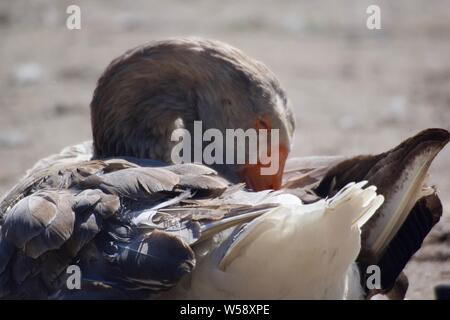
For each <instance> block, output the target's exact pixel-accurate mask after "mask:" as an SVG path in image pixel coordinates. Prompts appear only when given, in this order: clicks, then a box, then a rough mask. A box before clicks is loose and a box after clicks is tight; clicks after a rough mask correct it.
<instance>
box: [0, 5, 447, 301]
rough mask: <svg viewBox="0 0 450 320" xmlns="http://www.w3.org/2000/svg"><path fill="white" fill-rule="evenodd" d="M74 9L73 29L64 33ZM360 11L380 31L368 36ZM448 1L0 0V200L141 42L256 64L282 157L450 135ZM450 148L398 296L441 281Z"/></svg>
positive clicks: (82, 119) (436, 171) (78, 127)
mask: <svg viewBox="0 0 450 320" xmlns="http://www.w3.org/2000/svg"><path fill="white" fill-rule="evenodd" d="M69 4H78V5H79V6H80V7H81V12H82V30H78V31H76V30H75V31H70V30H67V29H66V28H65V19H66V17H67V15H66V13H65V11H66V8H67V6H68V5H69ZM369 4H378V5H380V7H381V17H382V30H376V31H370V30H367V29H366V18H367V14H366V13H365V10H366V8H367V6H368V5H369ZM449 16H450V2H448V1H445V0H442V1H439V0H429V1H416V0H414V1H413V0H401V1H400V0H397V1H395V2H394V1H364V0H354V1H339V2H337V1H317V0H315V1H313V0H310V1H298V0H292V1H276V2H275V1H261V0H259V1H256V0H255V1H245V0H239V1H226V2H220V1H208V0H188V1H186V0H183V1H182V0H178V1H148V0H140V1H117V0H116V1H95V3H94V2H93V1H87V0H86V1H81V0H71V1H56V0H53V1H51V0H40V1H38V0H34V1H22V0H15V1H8V0H0V37H1V39H2V45H1V48H0V92H1V95H0V193H3V192H5V191H6V190H7V189H8V188H9V187H11V186H12V185H13V184H14V183H15V182H16V181H17V179H18V178H19V177H20V176H21V175H23V174H24V172H25V170H26V169H27V168H29V167H30V166H32V165H33V163H34V162H35V161H36V160H38V159H39V158H41V157H43V156H46V155H48V154H50V153H54V152H58V151H59V150H60V149H61V148H62V147H63V146H66V145H70V144H73V143H76V142H79V141H83V140H87V139H90V121H89V109H88V105H89V102H90V98H91V94H92V91H93V89H94V86H95V82H96V80H97V78H98V76H99V75H100V73H101V72H102V70H103V69H104V68H105V67H106V65H107V64H108V63H109V62H110V61H111V60H112V59H113V58H115V57H116V56H118V55H119V54H121V53H122V52H124V51H125V50H126V49H129V48H131V47H134V46H136V45H138V44H141V43H143V42H146V41H148V40H152V39H163V38H167V37H171V36H189V35H197V36H204V37H208V38H214V39H219V40H222V41H225V42H229V43H231V44H232V45H235V46H237V47H239V48H241V49H242V50H243V51H245V52H246V53H248V54H249V55H251V56H253V57H256V58H257V59H259V60H262V61H263V62H265V63H266V64H267V65H268V66H269V67H270V68H271V69H272V70H273V71H274V72H275V73H276V74H277V75H278V77H279V79H280V81H281V83H282V84H283V86H284V87H285V89H286V91H287V93H288V95H289V97H290V100H291V103H292V106H293V107H294V108H295V110H296V117H297V123H298V129H297V136H296V141H295V150H294V152H293V155H295V156H302V155H319V154H320V155H327V154H344V155H353V154H360V153H376V152H380V151H384V150H385V149H387V148H390V147H392V146H394V145H396V144H397V143H398V142H400V141H401V140H403V139H404V138H406V137H408V136H410V135H413V134H415V133H417V132H418V131H420V130H422V129H424V128H427V127H443V128H446V129H450V59H449V56H450V17H449ZM449 159H450V148H448V147H447V149H446V150H444V152H442V154H441V155H440V156H439V158H438V159H436V161H435V163H434V165H433V168H432V170H431V173H432V180H431V181H432V182H433V183H435V184H436V185H438V187H439V189H440V191H441V197H442V200H443V203H444V207H445V208H446V212H445V214H444V217H443V221H442V222H441V223H440V225H439V226H438V228H437V230H436V231H435V232H434V233H433V235H432V236H431V237H430V238H429V239H428V241H427V244H426V245H425V246H424V247H423V248H422V250H421V251H420V252H419V253H418V254H417V256H416V258H415V259H414V261H412V262H411V263H410V264H409V266H408V268H407V274H408V276H409V277H410V290H409V292H408V298H425V299H430V298H433V286H434V285H435V284H438V283H442V282H447V283H450V179H449V177H450V164H449Z"/></svg>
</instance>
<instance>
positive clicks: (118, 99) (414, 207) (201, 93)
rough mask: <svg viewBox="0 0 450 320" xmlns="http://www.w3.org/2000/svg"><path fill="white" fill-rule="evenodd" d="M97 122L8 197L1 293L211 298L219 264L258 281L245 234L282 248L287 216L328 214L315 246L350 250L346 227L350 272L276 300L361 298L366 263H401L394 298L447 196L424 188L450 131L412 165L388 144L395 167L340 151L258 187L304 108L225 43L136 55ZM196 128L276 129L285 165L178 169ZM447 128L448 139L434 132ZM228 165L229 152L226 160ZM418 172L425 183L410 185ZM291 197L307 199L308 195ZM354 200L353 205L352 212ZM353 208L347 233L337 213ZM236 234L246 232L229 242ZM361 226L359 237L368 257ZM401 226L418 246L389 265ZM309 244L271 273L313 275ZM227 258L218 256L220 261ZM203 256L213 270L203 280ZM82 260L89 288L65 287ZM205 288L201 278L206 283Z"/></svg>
mask: <svg viewBox="0 0 450 320" xmlns="http://www.w3.org/2000/svg"><path fill="white" fill-rule="evenodd" d="M91 119H92V131H93V143H89V142H88V143H84V144H80V145H77V146H73V147H69V148H66V149H64V150H63V151H62V152H61V153H60V154H57V155H54V156H50V157H48V158H45V159H43V160H41V161H39V162H38V163H37V164H36V165H35V166H34V167H33V168H32V169H31V170H29V171H28V173H27V174H26V176H25V177H24V178H23V179H22V180H21V181H20V182H19V183H18V184H17V185H16V186H15V187H13V189H12V190H11V191H10V192H8V193H7V194H6V195H5V196H4V197H3V198H2V200H1V201H0V225H1V230H0V297H6V298H36V297H37V298H47V297H53V298H71V297H83V298H107V297H114V298H117V297H119V298H130V297H134V298H148V297H154V296H157V295H158V294H159V293H160V292H162V291H168V292H169V293H171V294H173V296H174V297H178V298H184V297H194V296H195V297H198V298H208V297H209V296H204V295H203V294H204V293H203V292H208V293H207V294H209V292H212V293H211V294H212V296H211V297H214V294H213V292H214V290H215V289H214V288H215V287H214V283H216V282H215V281H216V280H215V279H214V277H213V278H209V277H210V274H211V273H214V272H213V271H214V270H216V269H217V268H222V269H227V268H228V269H227V270H228V271H230V270H232V271H233V272H236V273H237V274H238V278H239V277H242V276H244V274H245V273H246V272H249V269H248V268H249V267H251V268H254V265H253V263H254V262H255V260H252V259H253V258H252V257H254V254H256V255H258V254H262V255H265V256H269V255H270V254H271V253H270V252H268V253H267V254H266V253H264V252H261V251H260V250H256V251H254V250H250V251H249V252H248V253H249V254H250V256H249V260H247V262H244V263H242V259H238V258H237V257H239V253H240V252H242V250H243V249H244V248H246V247H247V246H248V243H249V241H252V243H253V242H254V244H255V247H254V248H256V249H257V248H260V249H261V246H263V247H264V245H265V244H266V243H267V241H269V242H271V241H273V244H274V245H272V249H275V248H278V247H279V246H282V245H286V244H288V243H292V240H293V239H290V235H292V232H281V233H280V235H282V236H280V237H279V238H278V239H272V240H271V238H270V237H269V238H268V237H263V238H261V241H262V242H261V243H260V242H258V241H256V240H255V239H254V236H255V235H258V233H259V232H263V231H264V229H265V228H266V226H269V227H270V226H275V225H277V224H278V222H277V223H274V221H281V222H283V221H285V222H287V223H280V225H277V227H276V228H275V229H273V231H274V232H275V233H277V230H280V228H282V227H283V226H286V225H287V224H291V223H292V227H291V228H290V229H289V230H292V228H293V226H301V225H305V229H309V230H322V229H321V228H323V227H321V223H322V222H321V221H327V219H328V218H329V219H330V220H329V222H323V223H324V225H328V226H330V223H331V224H332V225H335V226H334V227H335V229H332V230H331V229H330V228H327V232H325V231H323V232H324V234H323V235H321V236H323V237H325V240H326V241H323V242H322V243H320V244H318V245H319V246H321V248H322V249H324V250H329V249H331V248H332V245H335V244H339V241H340V240H337V239H335V240H333V239H334V235H335V234H336V237H337V235H339V234H340V235H345V234H348V235H349V236H351V239H353V240H354V241H350V242H349V241H347V240H349V239H343V240H342V241H344V242H342V243H341V244H342V254H343V256H345V259H341V260H339V261H337V262H336V263H338V265H339V269H340V272H337V273H336V278H335V279H334V280H333V281H331V280H330V283H329V286H331V287H333V289H326V288H325V287H324V288H325V289H323V290H326V291H327V290H330V291H329V294H324V293H323V292H324V291H323V290H322V293H320V292H319V291H320V290H319V291H318V293H317V294H312V293H311V294H310V295H309V296H308V294H301V292H299V291H295V290H294V291H289V288H283V287H281V288H282V289H283V290H288V291H289V292H290V293H288V294H287V293H285V292H284V291H283V292H279V293H274V295H272V296H271V295H270V294H269V293H270V291H269V292H268V291H264V290H262V291H261V293H263V292H264V293H265V294H266V295H263V296H264V297H271V298H283V297H293V298H296V297H297V298H300V297H314V298H320V297H323V298H356V297H358V298H360V297H369V296H370V295H371V294H373V293H374V291H373V290H372V291H370V292H368V291H367V290H365V289H364V288H365V286H364V283H363V279H364V274H363V273H357V272H359V270H356V267H357V266H358V267H359V268H360V269H361V268H362V267H363V266H365V265H368V264H371V263H378V262H380V261H385V260H386V266H388V267H390V268H392V269H393V270H392V271H390V274H391V276H390V278H389V279H388V280H387V281H386V282H385V283H383V287H382V288H381V289H380V290H381V291H382V292H385V291H389V290H390V289H391V287H392V286H393V285H394V283H396V281H397V278H401V277H398V275H399V274H400V272H401V270H402V269H403V266H404V263H406V262H405V261H407V260H408V259H409V257H410V256H411V255H412V253H411V252H413V251H414V250H417V244H419V246H420V243H421V240H423V237H424V236H425V235H426V233H428V231H429V230H425V231H424V230H422V229H421V230H416V229H414V225H413V226H411V227H409V226H408V223H410V222H409V221H411V219H412V218H411V217H412V216H416V215H418V216H420V215H421V214H422V215H423V216H425V218H428V217H429V216H430V214H431V213H435V212H436V211H437V210H438V209H435V208H437V205H434V204H432V203H436V202H438V199H437V197H436V196H435V195H434V194H432V193H429V192H428V193H426V195H425V193H422V192H421V190H422V183H423V177H424V175H425V172H426V170H427V168H428V166H429V164H430V163H431V161H432V159H433V158H434V156H435V155H436V153H437V152H438V151H439V150H440V149H441V148H442V147H443V145H444V144H445V143H446V142H447V141H448V133H447V132H445V131H443V130H439V129H432V130H429V131H427V132H429V133H432V134H429V135H427V134H425V137H424V138H423V139H422V138H420V139H418V138H417V137H415V138H412V139H411V141H416V140H419V144H418V145H419V146H420V147H417V148H411V149H408V150H409V151H408V152H407V153H406V154H403V155H404V156H405V157H406V158H408V159H411V160H410V161H409V160H408V161H403V160H402V157H401V153H398V154H397V153H395V152H394V153H393V152H392V151H390V152H387V153H386V154H385V157H386V158H389V157H390V155H392V154H396V157H394V159H395V161H383V157H381V156H379V157H377V156H375V157H374V159H376V160H373V161H369V160H367V159H372V158H370V157H366V158H360V157H357V158H354V159H351V160H345V161H344V162H342V163H341V160H342V159H339V160H336V159H334V158H333V159H329V160H330V161H329V160H327V159H326V160H324V161H323V159H319V161H316V160H312V161H311V159H309V160H308V159H306V162H308V161H310V164H311V165H310V166H306V165H305V162H304V161H303V163H302V160H301V161H300V163H302V165H303V166H301V167H298V166H297V169H296V170H290V172H287V173H286V177H287V178H290V180H289V181H287V183H286V185H285V188H284V190H281V191H276V192H272V191H270V190H266V191H261V190H265V189H279V188H280V187H281V181H282V174H283V171H284V166H285V162H286V158H287V155H288V153H289V151H290V148H291V146H290V141H291V138H292V135H293V130H294V120H293V115H292V112H291V110H290V109H289V107H288V106H287V100H286V96H285V94H284V92H283V90H282V89H281V88H280V86H279V84H278V81H277V80H276V78H275V76H274V75H273V74H272V73H271V72H270V71H269V70H268V69H267V68H266V67H265V66H264V65H262V64H261V63H259V62H257V61H254V60H252V59H250V58H248V57H247V56H245V55H244V54H242V53H241V52H240V51H239V50H237V49H234V48H232V47H230V46H228V45H226V44H223V43H219V42H212V41H206V40H198V39H190V40H170V41H161V42H153V43H150V44H148V45H145V46H141V47H138V48H136V49H134V50H131V51H129V52H127V53H126V54H124V55H122V56H121V57H119V58H118V59H116V60H114V61H113V62H112V63H111V64H110V65H109V67H108V68H107V69H106V71H105V72H104V74H103V75H102V77H101V78H100V79H99V82H98V85H97V88H96V89H95V92H94V97H93V100H92V103H91ZM196 120H200V121H202V125H203V129H205V130H206V129H218V130H219V131H220V132H222V133H225V131H226V129H227V128H241V129H244V130H246V129H249V128H255V129H260V128H264V129H268V130H269V131H270V130H273V129H278V130H279V142H278V143H277V141H270V143H276V145H272V146H270V150H273V153H272V155H273V156H274V158H273V159H275V161H277V166H276V167H277V168H278V170H276V172H274V173H273V174H270V175H262V174H261V168H263V167H264V166H267V163H266V162H264V164H263V161H257V163H255V164H220V163H219V164H213V165H211V167H212V168H213V169H211V168H209V167H206V166H203V165H199V164H170V162H171V151H172V149H173V147H174V143H173V141H171V133H172V132H173V130H175V129H177V128H180V127H183V128H185V129H187V130H188V132H191V133H192V134H193V135H195V126H194V123H195V121H196ZM159 123H162V124H164V125H158V124H159ZM438 133H439V134H438ZM435 135H436V136H438V138H436V139H434V138H432V137H434V136H435ZM420 137H422V136H420ZM433 139H434V140H433ZM409 144H411V143H409ZM409 144H408V143H406V145H409ZM412 144H414V143H412ZM424 145H429V147H428V148H423V146H424ZM195 147H196V146H193V149H195ZM197 147H198V146H197ZM200 147H203V146H200ZM225 150H226V149H225ZM394 150H395V149H394ZM424 150H427V151H426V152H425V151H424ZM429 150H432V151H433V152H429ZM223 156H224V157H225V158H226V154H224V155H223ZM149 159H151V160H149ZM389 159H390V158H389ZM414 159H419V160H417V161H415V160H414ZM413 160H414V161H413ZM294 162H295V161H294ZM223 163H225V161H223ZM297 164H298V163H297ZM333 164H337V165H336V166H335V167H333V166H332V165H333ZM352 166H355V167H356V168H357V169H355V170H354V174H347V170H348V168H351V167H352ZM380 166H381V169H380ZM371 169H372V171H371ZM393 171H396V172H399V173H402V174H399V175H393V176H392V179H391V182H392V183H391V184H388V185H385V184H383V181H384V180H383V177H386V175H390V174H391V172H393ZM217 172H218V173H219V174H217ZM410 172H415V173H417V172H420V174H419V175H417V176H415V178H414V179H410V178H408V177H409V175H408V174H409V173H410ZM403 173H404V174H403ZM405 175H406V177H405ZM361 180H369V182H370V184H373V185H375V186H378V185H377V183H378V184H380V183H381V184H380V186H379V187H380V188H381V190H382V194H383V195H384V197H385V198H386V199H387V201H386V204H385V205H383V206H382V207H381V208H380V210H381V211H376V209H377V208H378V207H379V206H380V205H381V202H382V200H381V199H382V198H381V197H380V196H377V195H376V193H375V187H367V188H365V189H364V188H363V187H364V183H357V184H354V183H352V182H359V181H361ZM239 182H244V183H246V185H247V186H248V187H249V188H251V189H253V190H255V191H259V192H250V191H247V190H244V189H243V185H241V184H236V183H239ZM396 184H401V186H400V188H399V189H398V188H397V189H394V186H396ZM427 190H428V189H427ZM286 193H288V194H286ZM289 193H291V195H289ZM292 194H298V195H299V198H301V199H302V200H303V202H301V201H300V200H299V199H298V198H296V197H295V196H293V195H292ZM421 196H423V197H421ZM424 197H433V198H432V199H431V200H433V199H434V200H436V199H437V200H436V201H434V202H433V201H428V199H430V198H424ZM320 198H324V199H322V200H320ZM347 201H349V202H350V204H348V205H350V208H351V210H346V209H348V208H349V207H348V206H346V204H345V203H346V202H347ZM304 203H309V204H304ZM430 203H431V204H430ZM418 206H419V207H418ZM330 211H334V213H333V214H329V213H330ZM348 211H349V212H348ZM296 212H298V213H299V214H296ZM302 212H303V214H300V213H302ZM341 212H342V213H341ZM344 212H347V213H346V214H345V213H344ZM378 212H382V213H381V214H378ZM341 214H342V216H343V222H342V223H341V224H340V223H337V222H336V219H337V220H339V219H338V217H340V215H341ZM308 216H311V217H312V216H315V217H323V219H322V218H317V219H316V220H314V219H312V220H314V221H310V222H311V224H310V225H308V223H306V222H304V221H309V218H308ZM380 216H381V218H380ZM257 217H260V218H257ZM344 217H345V218H344ZM383 217H388V218H383ZM305 219H306V220H305ZM252 220H253V221H252ZM250 221H251V222H250ZM246 222H249V223H248V224H245V223H246ZM334 222H336V223H334ZM391 223H393V224H392V225H391ZM433 223H435V221H434V220H433ZM371 225H374V227H369V226H371ZM432 225H433V224H432V223H431V224H430V227H429V229H431V226H432ZM235 226H238V228H237V229H235V231H233V232H232V233H231V234H230V230H231V228H233V227H235ZM360 228H362V239H363V241H362V248H361V254H360V255H359V257H358V258H357V256H358V253H359V252H360V250H359V246H360V244H359V233H360ZM225 230H226V231H225ZM299 230H300V229H299ZM294 233H295V232H294ZM402 233H404V234H409V233H413V235H414V237H416V238H417V239H414V248H412V249H411V250H410V251H409V252H408V254H405V255H404V256H402V259H401V260H402V261H400V262H398V263H395V259H394V263H392V261H393V259H391V258H389V255H388V253H389V252H391V251H395V250H398V246H401V245H402V243H401V241H397V242H396V239H397V237H398V236H399V235H400V236H401V235H402ZM295 234H297V233H295ZM253 240H255V241H253ZM279 241H280V242H279ZM281 241H285V242H281ZM395 243H397V245H393V244H395ZM305 245H307V244H305ZM391 246H392V247H393V249H391ZM297 248H298V247H297V246H295V247H292V248H291V249H290V250H287V251H284V254H286V253H288V254H290V255H294V256H296V257H297V259H294V260H292V259H287V260H286V263H281V264H280V261H272V263H275V264H277V267H278V268H281V269H274V270H280V271H282V272H284V271H286V273H285V281H284V282H283V283H286V281H287V279H288V277H289V276H292V275H290V274H289V272H287V271H288V270H292V267H293V266H296V264H298V263H304V264H307V265H308V264H309V266H310V267H312V266H314V262H313V260H310V259H309V258H310V257H309V256H308V255H306V256H303V255H302V252H304V251H302V250H300V249H301V248H298V249H299V250H298V251H296V250H297ZM272 249H271V250H272ZM306 249H307V248H306ZM255 252H256V253H255ZM296 252H297V254H295V253H296ZM365 252H366V253H367V252H368V253H367V254H364V253H365ZM219 253H223V257H220V254H219ZM372 253H375V254H373V255H372ZM409 254H411V255H409ZM252 255H253V256H252ZM218 256H219V258H220V259H218V260H215V259H216V258H217V257H218ZM337 256H339V257H341V255H337ZM364 257H369V258H364ZM386 257H387V258H386ZM355 259H357V263H356V264H355V263H354V262H355ZM358 259H359V261H358ZM383 259H384V260H383ZM197 260H199V261H200V265H199V267H200V266H201V268H199V270H198V271H196V269H197V268H196V267H195V265H196V261H197ZM208 261H209V262H211V261H212V262H211V263H208ZM302 261H303V262H302ZM214 263H217V265H215V264H214ZM270 263H271V262H270V261H269V262H268V264H269V265H270ZM70 265H77V266H78V267H79V268H80V270H81V272H82V289H81V290H69V289H68V288H67V286H66V279H67V277H68V274H67V272H66V270H67V267H68V266H70ZM392 265H393V266H392ZM283 266H287V267H289V269H288V270H286V269H283ZM205 268H206V269H205ZM386 268H387V267H386ZM294 269H295V268H294ZM325 269H326V267H325ZM193 270H194V273H193V275H192V277H189V274H191V273H192V271H193ZM267 270H270V269H267ZM361 270H363V271H364V269H361ZM389 270H390V269H389ZM222 271H223V270H222ZM329 271H330V270H322V272H325V273H326V272H329ZM266 276H270V277H272V276H275V275H271V274H270V275H267V274H266ZM278 276H279V275H277V276H275V277H274V279H278ZM308 276H311V278H310V281H314V280H313V279H317V278H315V277H317V274H314V273H311V274H305V277H306V278H307V277H308ZM350 278H351V279H353V280H349V279H350ZM181 279H183V281H182V283H181V284H180V285H179V286H177V284H179V282H180V280H181ZM196 279H200V280H198V281H199V282H198V283H197V280H196ZM201 279H205V280H204V281H207V282H208V283H210V284H211V287H210V288H209V289H207V291H203V290H204V285H207V286H209V285H208V283H202V280H201ZM305 281H306V280H305ZM186 282H187V283H191V284H194V286H193V287H189V285H188V284H186ZM230 283H236V282H235V281H234V282H230ZM305 283H307V282H305ZM310 283H312V282H310ZM254 285H256V284H254ZM174 287H175V288H174ZM181 287H182V289H181ZM349 287H357V288H359V291H358V292H357V293H355V292H353V291H352V292H351V293H349V290H348V289H345V290H344V291H345V292H346V293H344V291H343V289H342V288H349ZM198 288H199V289H198ZM170 289H172V290H170ZM229 289H230V290H231V292H232V294H231V295H229V296H226V297H251V296H252V295H251V293H249V292H245V291H244V292H242V291H239V290H240V288H238V287H232V286H231V287H229ZM254 289H255V290H257V289H258V287H257V286H256V287H255V288H254ZM208 290H209V291H208ZM211 290H212V291H211ZM233 290H234V291H233ZM361 290H363V291H364V290H365V292H361ZM233 292H234V293H233ZM272 293H273V292H272Z"/></svg>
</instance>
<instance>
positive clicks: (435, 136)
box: [411, 128, 450, 144]
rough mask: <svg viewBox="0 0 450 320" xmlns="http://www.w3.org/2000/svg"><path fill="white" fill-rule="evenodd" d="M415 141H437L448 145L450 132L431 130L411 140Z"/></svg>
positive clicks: (422, 132) (439, 129) (437, 129)
mask: <svg viewBox="0 0 450 320" xmlns="http://www.w3.org/2000/svg"><path fill="white" fill-rule="evenodd" d="M411 140H415V141H419V142H421V141H436V142H440V143H444V144H446V143H448V142H449V141H450V132H448V131H447V130H445V129H441V128H430V129H425V130H423V131H421V132H419V133H418V134H417V135H415V136H414V137H412V138H411Z"/></svg>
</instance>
